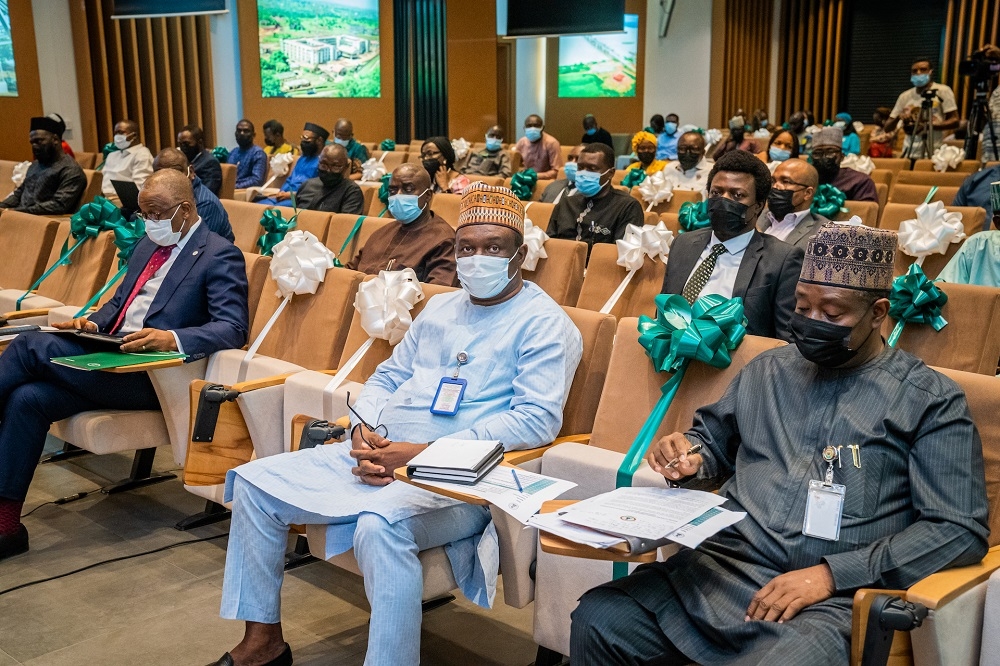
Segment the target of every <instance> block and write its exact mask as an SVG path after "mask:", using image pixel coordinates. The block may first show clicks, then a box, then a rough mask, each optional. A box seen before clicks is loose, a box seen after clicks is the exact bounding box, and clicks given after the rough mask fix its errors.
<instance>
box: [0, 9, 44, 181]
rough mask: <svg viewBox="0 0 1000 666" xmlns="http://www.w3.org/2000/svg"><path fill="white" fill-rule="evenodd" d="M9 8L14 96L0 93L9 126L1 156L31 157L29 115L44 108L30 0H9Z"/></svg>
mask: <svg viewBox="0 0 1000 666" xmlns="http://www.w3.org/2000/svg"><path fill="white" fill-rule="evenodd" d="M8 9H9V11H10V33H11V40H12V41H13V42H14V67H15V70H16V73H17V97H0V115H2V117H3V120H4V126H5V127H7V129H8V131H6V132H4V133H3V134H2V138H0V159H4V160H17V161H19V162H20V161H21V160H30V159H32V157H31V145H30V144H29V143H28V131H29V128H30V125H31V118H32V117H34V116H40V115H42V113H43V111H44V110H43V108H42V87H41V81H40V80H39V78H38V51H37V49H36V46H35V23H34V18H33V16H32V13H31V0H10V1H9V4H8Z"/></svg>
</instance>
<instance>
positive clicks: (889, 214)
mask: <svg viewBox="0 0 1000 666" xmlns="http://www.w3.org/2000/svg"><path fill="white" fill-rule="evenodd" d="M916 208H917V207H916V206H914V205H910V204H896V203H891V204H887V205H886V207H885V210H883V211H882V218H881V220H880V221H879V227H880V228H882V229H888V230H890V231H899V227H900V225H901V224H902V223H903V221H904V220H912V219H915V218H916V217H917V212H916ZM945 209H946V210H948V211H949V212H956V213H961V214H962V224H963V225H965V234H966V236H971V235H972V234H974V233H978V232H980V231H982V230H983V223H984V222H985V221H986V211H985V210H984V209H982V208H974V207H971V206H946V207H945ZM960 247H962V243H961V242H959V243H952V244H951V245H950V246H949V247H948V251H947V252H946V253H945V254H932V255H930V256H928V257H927V258H926V259H924V263H923V266H922V268H923V269H924V273H925V274H926V275H927V277H929V278H931V279H932V280H933V279H934V278H936V277H937V276H938V274H939V273H940V272H941V270H942V269H943V268H944V267H945V266H946V265H947V264H948V262H949V261H951V258H952V257H953V256H955V253H956V252H958V250H959V248H960ZM912 263H913V257H911V256H909V255H907V254H905V253H903V252H901V251H899V250H897V251H896V267H895V272H896V275H902V274H903V273H905V272H906V271H907V269H909V267H910V264H912Z"/></svg>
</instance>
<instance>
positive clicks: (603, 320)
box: [307, 308, 614, 608]
mask: <svg viewBox="0 0 1000 666" xmlns="http://www.w3.org/2000/svg"><path fill="white" fill-rule="evenodd" d="M565 310H566V313H567V314H568V315H569V316H570V318H571V319H572V320H573V323H574V324H576V326H577V328H578V329H579V330H580V333H581V335H582V336H583V356H582V358H581V361H580V365H579V366H578V367H577V371H576V374H575V375H574V378H573V387H572V389H571V390H570V395H569V397H568V399H567V401H566V408H565V410H564V418H563V427H562V430H561V432H560V434H565V433H570V432H572V431H574V430H579V429H584V430H586V429H588V428H587V426H588V425H589V424H591V423H593V415H594V411H595V407H596V404H597V403H596V400H597V397H598V396H599V395H600V394H601V392H602V389H603V386H604V380H605V374H606V369H607V367H608V365H607V364H608V359H609V357H610V354H611V347H612V342H613V339H614V318H613V317H612V316H610V315H601V314H599V313H595V312H590V311H587V310H579V309H577V308H565ZM324 418H329V416H326V415H324ZM557 448H558V447H557ZM540 451H541V450H540V449H539V450H534V451H531V452H514V453H513V455H515V456H516V455H518V453H521V454H522V456H524V457H525V458H527V457H529V456H537V455H538V453H540ZM521 464H522V465H523V466H524V467H525V468H526V469H531V470H532V471H537V469H538V458H537V457H534V458H529V459H528V460H526V461H525V462H523V463H521ZM491 513H492V516H493V521H494V525H495V526H496V528H497V535H498V538H499V545H500V570H501V571H502V573H503V583H504V600H505V602H506V603H507V604H508V605H510V606H513V607H515V608H523V607H524V606H526V605H527V604H528V603H530V602H531V599H532V598H533V596H534V586H535V584H534V582H533V580H532V579H533V576H532V573H531V564H532V562H533V560H534V554H535V535H534V530H531V529H527V528H524V526H522V525H521V524H520V523H518V522H517V521H515V520H513V519H512V518H510V517H509V516H508V515H507V514H504V513H503V512H501V511H497V510H494V509H492V508H491ZM307 534H308V537H309V550H310V552H311V553H312V554H313V555H314V556H316V557H318V558H320V559H325V555H326V529H325V526H322V525H310V526H308V527H307ZM329 561H330V562H331V563H333V564H335V565H336V566H339V567H341V568H343V569H346V570H348V571H352V572H354V573H357V574H360V570H359V569H358V566H357V561H356V560H355V559H354V551H353V550H349V551H347V552H345V553H342V554H340V555H337V556H335V557H332V558H330V560H329ZM420 562H421V564H422V565H423V569H424V592H423V598H424V599H434V598H436V597H440V596H443V595H446V594H448V593H450V592H451V591H452V590H454V589H455V587H456V586H457V585H456V583H455V579H454V575H453V574H452V570H451V565H450V563H449V561H448V558H447V555H446V554H445V549H444V547H438V548H431V549H428V550H425V551H423V552H421V553H420Z"/></svg>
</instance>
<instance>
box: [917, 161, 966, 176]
mask: <svg viewBox="0 0 1000 666" xmlns="http://www.w3.org/2000/svg"><path fill="white" fill-rule="evenodd" d="M982 165H983V163H982V162H980V161H979V160H962V161H961V163H959V165H958V166H957V167H956V168H954V169H952V168H951V167H950V166H949V168H948V171H947V172H946V173H962V174H965V175H966V176H967V175H969V174H970V173H975V172H977V171H979V168H980V167H981V166H982ZM913 170H914V171H934V173H938V172H937V171H935V170H934V161H933V160H928V159H922V160H917V161H915V162H914V163H913Z"/></svg>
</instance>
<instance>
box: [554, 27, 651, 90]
mask: <svg viewBox="0 0 1000 666" xmlns="http://www.w3.org/2000/svg"><path fill="white" fill-rule="evenodd" d="M638 51H639V15H638V14H626V15H625V31H624V32H620V33H613V34H606V35H575V36H573V37H560V38H559V97H635V78H636V57H637V55H638Z"/></svg>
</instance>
